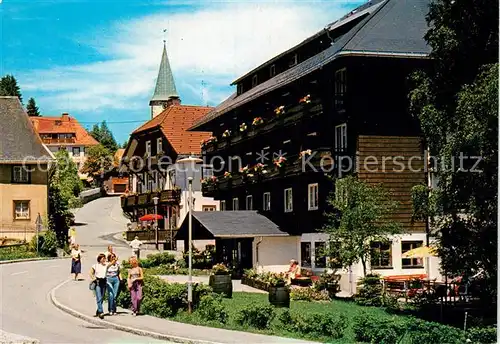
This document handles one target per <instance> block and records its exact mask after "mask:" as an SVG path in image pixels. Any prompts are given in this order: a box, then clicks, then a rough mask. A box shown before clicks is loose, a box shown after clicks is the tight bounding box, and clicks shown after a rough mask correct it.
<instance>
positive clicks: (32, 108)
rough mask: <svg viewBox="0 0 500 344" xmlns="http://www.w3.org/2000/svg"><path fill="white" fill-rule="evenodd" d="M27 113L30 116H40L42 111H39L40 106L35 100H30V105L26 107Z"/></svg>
mask: <svg viewBox="0 0 500 344" xmlns="http://www.w3.org/2000/svg"><path fill="white" fill-rule="evenodd" d="M26 112H27V113H28V116H40V111H38V106H36V102H35V99H34V98H30V99H28V105H26Z"/></svg>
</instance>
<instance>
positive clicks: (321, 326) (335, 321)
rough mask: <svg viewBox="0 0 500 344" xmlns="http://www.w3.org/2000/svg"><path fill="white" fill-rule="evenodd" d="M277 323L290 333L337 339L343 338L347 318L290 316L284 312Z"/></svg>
mask: <svg viewBox="0 0 500 344" xmlns="http://www.w3.org/2000/svg"><path fill="white" fill-rule="evenodd" d="M279 321H280V322H281V323H282V325H283V326H284V327H285V328H286V329H287V330H289V331H290V332H297V333H304V334H312V335H315V336H320V337H321V336H326V337H329V338H331V339H339V338H342V337H343V336H344V330H345V329H346V327H347V318H346V317H345V316H344V315H342V314H332V313H327V314H324V313H304V314H291V313H290V311H289V310H285V311H284V312H283V313H281V314H280V316H279Z"/></svg>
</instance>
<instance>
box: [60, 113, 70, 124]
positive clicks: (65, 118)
mask: <svg viewBox="0 0 500 344" xmlns="http://www.w3.org/2000/svg"><path fill="white" fill-rule="evenodd" d="M61 118H62V120H63V121H65V122H68V121H69V113H67V112H63V113H62V116H61Z"/></svg>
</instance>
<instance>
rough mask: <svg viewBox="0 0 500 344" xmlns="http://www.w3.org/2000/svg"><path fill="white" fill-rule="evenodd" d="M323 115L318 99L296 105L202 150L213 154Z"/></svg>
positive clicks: (218, 139) (218, 140)
mask: <svg viewBox="0 0 500 344" xmlns="http://www.w3.org/2000/svg"><path fill="white" fill-rule="evenodd" d="M322 113H323V105H322V104H321V101H320V99H316V100H315V101H311V102H310V103H307V104H306V103H303V104H298V105H296V106H294V107H292V108H290V109H288V110H286V112H285V113H284V114H282V115H280V116H278V115H276V114H274V113H273V114H272V116H271V117H270V118H269V119H268V120H267V121H264V123H262V124H260V125H258V126H253V125H252V123H247V130H245V131H243V132H242V131H240V130H233V131H232V134H231V136H229V137H218V138H217V141H215V142H210V143H207V144H204V145H202V150H203V151H204V152H205V153H214V152H216V151H219V150H222V149H225V148H227V147H228V146H229V145H234V144H238V143H239V142H241V141H244V140H247V139H250V138H252V137H254V136H256V135H262V134H265V133H268V132H271V131H273V130H276V129H278V128H280V127H284V126H285V127H286V126H289V125H292V124H294V123H296V122H297V121H300V120H302V119H305V118H307V119H311V118H313V117H316V116H319V115H321V114H322Z"/></svg>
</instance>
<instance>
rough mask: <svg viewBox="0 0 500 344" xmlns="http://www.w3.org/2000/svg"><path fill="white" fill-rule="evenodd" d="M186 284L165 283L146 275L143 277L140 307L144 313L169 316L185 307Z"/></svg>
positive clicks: (162, 316)
mask: <svg viewBox="0 0 500 344" xmlns="http://www.w3.org/2000/svg"><path fill="white" fill-rule="evenodd" d="M186 293H187V291H186V285H184V284H179V283H166V282H165V281H163V280H162V279H160V278H158V277H154V276H148V275H146V276H145V277H144V287H143V295H144V296H143V301H142V309H143V311H144V313H147V314H150V315H153V316H156V317H160V318H167V317H171V316H173V315H175V314H177V312H178V311H179V309H183V308H185V305H186V300H185V294H186Z"/></svg>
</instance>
